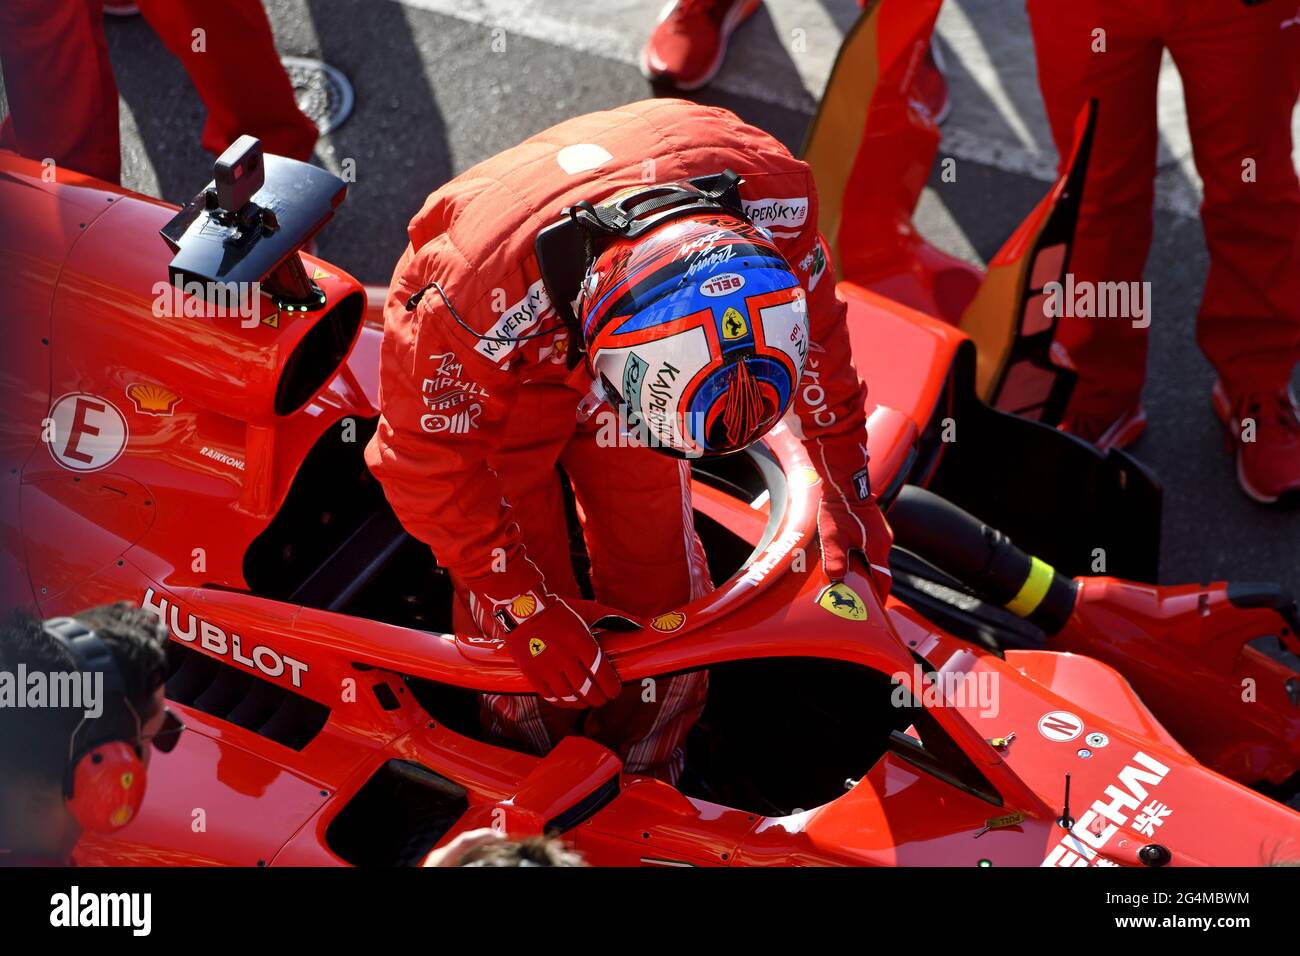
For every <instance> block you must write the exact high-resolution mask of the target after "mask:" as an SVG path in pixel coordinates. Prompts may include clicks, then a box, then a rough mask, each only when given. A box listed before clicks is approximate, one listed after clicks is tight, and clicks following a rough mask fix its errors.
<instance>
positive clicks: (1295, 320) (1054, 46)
mask: <svg viewBox="0 0 1300 956" xmlns="http://www.w3.org/2000/svg"><path fill="white" fill-rule="evenodd" d="M1028 9H1029V18H1030V23H1031V25H1032V27H1033V34H1034V45H1035V48H1036V50H1037V56H1038V80H1039V86H1040V87H1041V89H1042V93H1043V100H1044V102H1045V104H1046V106H1047V114H1048V117H1049V119H1050V120H1051V125H1052V137H1053V139H1054V140H1055V141H1056V146H1057V149H1058V150H1059V151H1060V154H1061V156H1068V155H1069V154H1070V144H1071V140H1072V138H1073V124H1074V118H1075V117H1076V116H1077V115H1078V112H1079V110H1080V109H1081V108H1082V107H1083V105H1084V103H1086V102H1087V100H1088V99H1089V98H1090V97H1095V98H1096V99H1097V101H1098V113H1097V126H1096V133H1095V140H1094V142H1093V145H1092V159H1091V161H1090V163H1089V166H1088V186H1087V189H1085V190H1084V194H1083V199H1082V205H1081V207H1080V212H1079V222H1078V228H1077V230H1076V232H1075V236H1076V239H1075V244H1074V248H1073V250H1072V251H1071V254H1070V267H1071V272H1073V273H1074V277H1075V282H1076V284H1078V285H1080V286H1081V287H1082V286H1083V285H1084V284H1088V285H1089V286H1090V287H1091V288H1094V289H1098V288H1104V287H1105V286H1102V285H1101V284H1102V283H1107V284H1118V283H1126V282H1127V283H1137V282H1140V281H1141V279H1142V268H1143V264H1144V263H1145V262H1146V258H1147V251H1148V249H1149V247H1150V245H1151V230H1152V218H1151V207H1152V201H1153V199H1154V191H1155V186H1154V179H1155V172H1156V142H1157V138H1158V131H1157V127H1156V81H1157V79H1158V76H1159V73H1160V60H1161V56H1162V54H1163V51H1164V50H1165V49H1166V48H1168V50H1169V52H1170V54H1171V55H1172V56H1173V59H1174V62H1175V63H1176V64H1177V66H1178V72H1179V75H1180V76H1181V77H1182V81H1183V96H1184V99H1185V101H1186V104H1187V121H1188V128H1189V131H1190V133H1191V139H1192V153H1193V156H1194V157H1195V160H1196V168H1197V171H1198V172H1199V173H1200V176H1201V179H1202V180H1203V181H1204V187H1205V188H1204V192H1205V196H1204V200H1203V201H1202V203H1201V224H1202V227H1203V228H1204V231H1205V242H1206V246H1207V247H1208V249H1209V254H1210V270H1209V275H1208V277H1207V279H1206V283H1205V292H1204V295H1203V297H1202V299H1201V307H1200V314H1199V316H1198V318H1197V330H1196V334H1197V340H1198V342H1199V344H1200V346H1201V351H1202V352H1204V353H1205V357H1206V358H1208V359H1209V360H1210V363H1211V364H1212V365H1213V366H1214V367H1215V370H1216V371H1217V372H1218V381H1217V382H1216V384H1215V386H1214V389H1213V392H1212V395H1211V396H1210V399H1211V401H1210V402H1207V404H1210V405H1212V407H1213V409H1214V412H1215V414H1217V415H1218V417H1219V418H1220V419H1221V420H1222V421H1223V423H1224V425H1225V427H1226V428H1227V431H1228V435H1229V437H1230V439H1231V445H1232V446H1233V447H1234V448H1235V453H1236V458H1237V476H1238V480H1239V482H1240V484H1241V486H1242V488H1243V490H1244V491H1245V492H1246V494H1247V495H1249V496H1250V497H1251V498H1253V499H1255V500H1257V501H1259V502H1261V503H1265V504H1271V503H1274V502H1277V501H1279V500H1280V499H1283V498H1294V497H1296V496H1300V408H1298V407H1297V405H1296V400H1295V396H1294V394H1293V393H1292V391H1291V388H1290V380H1291V376H1292V373H1293V371H1294V369H1295V367H1296V364H1297V362H1298V361H1300V182H1298V181H1297V179H1296V170H1295V166H1294V165H1293V162H1292V157H1291V152H1292V142H1291V114H1292V111H1293V110H1294V108H1295V105H1296V99H1297V96H1300V9H1297V5H1296V4H1295V3H1293V2H1286V0H1245V2H1242V0H1088V2H1085V3H1068V4H1062V3H1055V2H1051V0H1028ZM1111 287H1113V285H1112V286H1111ZM1057 342H1058V343H1059V344H1061V345H1063V346H1064V347H1065V349H1066V351H1067V352H1068V353H1069V355H1070V358H1071V360H1072V361H1073V364H1074V366H1075V368H1076V369H1077V370H1078V372H1079V382H1078V385H1077V386H1076V388H1075V393H1074V396H1073V398H1072V399H1071V402H1070V406H1069V408H1068V409H1067V412H1066V427H1067V429H1068V430H1070V431H1072V432H1074V433H1076V434H1078V435H1080V436H1081V437H1083V438H1086V439H1088V440H1090V441H1093V442H1095V443H1097V444H1098V445H1100V446H1102V447H1110V446H1120V447H1122V446H1123V445H1125V444H1127V443H1128V442H1131V441H1133V440H1134V439H1135V438H1136V437H1137V436H1138V435H1139V434H1140V433H1141V431H1142V429H1143V428H1144V426H1145V424H1146V415H1145V413H1144V412H1143V409H1142V404H1141V390H1142V383H1143V379H1144V378H1145V375H1146V353H1147V330H1146V327H1145V326H1143V325H1140V324H1135V323H1133V322H1129V321H1126V320H1125V319H1123V318H1115V317H1111V318H1104V319H1091V318H1080V317H1076V316H1074V315H1073V314H1071V313H1070V312H1068V311H1067V313H1066V314H1065V315H1064V316H1063V317H1062V318H1061V319H1060V325H1059V327H1058V332H1057Z"/></svg>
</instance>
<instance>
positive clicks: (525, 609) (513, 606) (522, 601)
mask: <svg viewBox="0 0 1300 956" xmlns="http://www.w3.org/2000/svg"><path fill="white" fill-rule="evenodd" d="M536 610H537V598H535V597H533V596H532V595H531V594H521V595H519V597H517V598H515V599H514V600H513V601H511V602H510V613H511V614H513V615H514V616H515V618H516V619H517V620H520V621H522V620H523V619H524V618H526V617H532V616H533V612H534V611H536Z"/></svg>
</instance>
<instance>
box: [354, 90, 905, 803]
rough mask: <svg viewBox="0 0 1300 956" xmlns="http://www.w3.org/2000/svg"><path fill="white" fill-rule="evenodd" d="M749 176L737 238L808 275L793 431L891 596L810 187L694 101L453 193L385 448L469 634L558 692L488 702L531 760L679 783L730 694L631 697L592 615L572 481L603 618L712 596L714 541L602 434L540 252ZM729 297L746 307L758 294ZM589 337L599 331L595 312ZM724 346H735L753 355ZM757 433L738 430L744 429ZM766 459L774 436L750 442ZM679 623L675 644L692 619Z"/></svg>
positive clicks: (658, 461) (385, 356) (885, 539)
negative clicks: (577, 738)
mask: <svg viewBox="0 0 1300 956" xmlns="http://www.w3.org/2000/svg"><path fill="white" fill-rule="evenodd" d="M725 169H730V170H733V171H734V172H735V173H737V174H738V175H739V177H740V180H741V181H740V185H739V198H740V200H741V204H742V207H743V212H744V217H745V218H747V219H748V224H746V223H742V222H739V221H737V222H735V224H734V225H735V229H736V230H738V231H739V233H740V234H742V238H741V239H737V240H736V241H738V242H739V241H742V240H743V241H744V242H747V243H749V240H745V239H743V236H749V238H750V240H752V243H750V244H748V245H745V248H747V249H750V250H751V251H752V250H754V249H758V248H759V247H763V246H764V245H765V244H770V246H774V247H775V250H779V255H777V254H776V253H775V252H773V253H772V257H771V258H772V262H776V263H777V264H776V265H775V266H772V262H769V263H768V265H769V267H770V268H769V269H768V273H771V274H779V273H782V272H783V273H784V274H785V275H787V276H788V277H789V283H788V285H789V286H790V289H789V290H788V291H790V292H792V293H794V295H795V297H796V298H799V299H801V300H802V301H805V302H806V312H807V315H806V319H800V321H801V322H806V329H807V340H806V352H807V354H806V362H804V364H803V368H802V370H801V371H802V377H801V376H800V374H799V372H797V371H796V372H795V374H794V375H793V379H792V383H791V390H790V391H791V399H792V402H790V403H789V404H787V405H786V406H783V407H782V409H781V411H784V408H785V407H788V408H789V409H790V411H791V413H792V414H790V415H789V416H787V417H786V419H785V421H786V422H787V423H788V424H789V425H790V427H791V428H792V429H794V430H795V431H796V434H798V435H800V437H801V438H802V439H803V441H804V442H805V444H806V446H807V448H808V451H809V454H810V457H811V459H812V461H813V463H814V465H815V467H816V469H817V471H818V473H819V475H820V477H821V479H822V485H823V489H822V490H823V502H822V509H821V512H820V514H819V530H820V534H821V541H822V550H823V563H824V567H825V570H826V572H827V574H828V575H829V576H830V578H831V579H832V580H841V579H842V578H843V577H844V574H845V570H846V563H847V560H848V553H849V552H850V551H853V550H857V551H860V552H862V553H863V554H864V556H865V555H867V554H868V549H870V561H871V564H873V565H876V566H879V567H878V568H877V572H878V573H882V576H883V575H884V574H887V571H884V570H883V569H885V568H886V567H887V563H888V562H887V556H888V549H889V545H890V540H891V538H890V533H889V531H888V528H887V526H886V525H885V523H884V519H883V518H882V517H881V515H880V512H879V509H878V508H877V507H876V504H875V499H874V497H873V496H872V495H871V493H870V489H869V487H868V484H867V480H866V462H867V452H866V440H867V439H866V428H865V410H866V389H865V387H864V386H863V384H862V383H861V381H860V380H859V379H858V376H857V373H856V372H855V370H854V368H853V363H852V358H851V355H850V348H849V335H848V330H847V328H846V325H845V307H844V305H843V303H842V302H840V301H839V300H838V299H837V298H836V296H835V279H834V268H833V266H832V264H831V262H830V261H829V256H828V253H827V246H826V243H825V242H824V240H823V239H822V237H821V236H820V234H819V233H818V230H817V197H816V194H815V190H814V186H813V177H812V173H811V171H810V169H809V168H808V166H807V165H806V164H805V163H803V162H801V161H799V160H797V159H795V158H794V157H792V156H791V155H790V153H789V151H787V150H786V149H785V148H784V147H783V146H782V145H781V144H780V143H778V142H777V141H776V140H775V139H773V138H772V137H771V136H769V135H768V134H766V133H764V132H762V131H761V130H758V129H756V128H754V127H752V126H748V125H746V124H745V123H743V122H741V121H740V120H739V119H738V118H737V117H736V116H735V115H733V114H732V113H730V112H727V111H726V110H722V109H717V108H712V107H707V106H700V105H697V104H694V103H688V102H683V101H678V100H664V99H659V100H651V101H646V102H641V103H634V104H631V105H629V106H624V107H621V108H618V109H615V110H610V111H608V112H601V113H594V114H590V115H587V116H581V117H578V118H576V119H572V120H569V121H567V122H565V123H562V124H560V125H558V126H555V127H553V128H551V129H548V130H545V131H544V132H541V133H538V134H537V135H535V136H533V137H532V138H530V139H528V140H527V141H525V142H524V143H522V144H520V145H519V146H517V147H515V148H513V149H510V150H507V151H505V152H503V153H501V154H500V155H498V156H495V157H493V158H491V159H489V160H487V161H485V162H483V163H480V164H479V165H478V166H475V167H474V168H472V169H470V170H468V171H467V172H465V173H463V174H462V175H460V176H458V177H457V178H456V179H454V180H452V181H451V182H449V183H447V184H446V185H445V186H443V187H441V188H440V189H438V190H437V191H436V192H434V193H433V194H432V195H431V196H429V198H428V199H427V200H426V201H425V204H424V207H423V208H422V209H421V210H420V212H419V213H418V214H417V215H416V216H415V218H413V219H412V220H411V222H410V225H409V228H408V234H409V237H410V245H409V246H408V247H407V249H406V252H405V253H404V254H403V256H402V258H401V259H400V261H399V262H398V264H397V267H396V270H395V271H394V274H393V279H392V283H391V286H390V288H389V293H388V299H387V301H386V304H385V310H384V315H385V329H384V340H383V347H382V353H381V375H380V405H381V411H382V415H381V418H380V422H379V426H378V429H377V431H376V434H375V436H374V438H373V439H372V440H371V442H370V445H369V447H368V448H367V449H366V460H367V462H368V464H369V466H370V468H371V470H372V471H373V472H374V474H375V475H376V476H378V478H379V479H380V481H381V482H382V484H383V486H384V490H385V493H386V495H387V497H388V499H389V501H390V502H391V504H392V506H393V509H394V511H395V512H396V514H397V516H398V517H399V519H400V520H401V521H402V523H403V525H404V526H405V528H406V529H407V530H408V531H409V532H410V533H411V534H412V535H414V536H415V537H416V538H418V539H420V540H421V541H424V542H426V543H427V544H428V545H429V546H430V547H431V548H432V550H433V553H434V555H435V556H436V557H437V559H438V561H439V562H440V564H442V565H443V566H444V567H446V568H447V569H448V570H449V572H450V574H451V576H452V579H453V581H454V583H455V585H456V589H457V593H458V595H459V596H460V598H461V601H459V602H458V607H457V613H458V618H457V621H456V626H457V629H458V631H462V632H464V631H465V630H466V629H472V628H477V629H478V630H480V631H481V632H482V633H483V634H484V635H485V637H486V638H487V639H489V640H501V641H503V642H504V643H505V646H506V648H507V649H508V650H509V652H510V653H511V654H512V655H513V656H514V658H515V659H516V660H517V661H518V662H519V665H520V667H521V669H522V671H523V673H524V674H525V676H526V677H528V679H529V680H530V682H531V683H532V684H533V686H534V688H535V689H536V690H537V691H538V694H537V695H536V696H534V695H502V694H487V695H484V697H483V702H482V712H483V720H484V725H485V727H486V729H487V731H488V732H489V733H490V734H491V735H492V736H493V737H494V738H495V739H498V740H502V741H506V742H508V743H510V744H511V745H513V746H516V747H520V748H523V749H526V750H531V751H534V752H538V753H544V752H546V751H547V750H549V749H550V747H552V746H553V745H554V744H555V743H556V742H557V741H558V740H559V739H560V738H561V737H563V736H565V735H568V734H574V733H581V734H585V735H586V736H589V737H592V738H594V739H596V740H598V741H600V742H602V743H604V744H605V745H607V746H609V747H610V748H611V749H614V750H615V751H616V752H617V753H619V755H620V756H621V757H622V759H623V761H624V764H625V767H626V769H627V770H628V771H631V772H640V773H647V774H653V775H656V776H659V777H661V778H663V779H667V780H675V779H676V776H677V774H678V773H679V772H680V769H681V761H682V747H681V745H682V742H683V740H684V738H685V736H686V733H687V731H689V729H690V727H691V726H692V725H693V723H694V722H695V719H696V718H697V717H698V716H699V713H700V711H701V710H702V708H703V705H704V697H705V692H706V688H707V674H706V673H704V672H697V673H691V674H683V675H678V676H673V677H670V678H667V679H665V680H662V681H658V682H649V681H647V682H638V683H636V684H634V685H629V686H627V687H622V688H621V689H620V681H619V679H618V676H617V675H616V674H615V672H614V669H613V667H612V665H611V664H610V663H609V659H608V657H607V656H605V655H603V654H602V653H601V651H600V648H599V644H598V642H597V641H596V639H595V638H594V637H593V636H592V634H591V633H590V631H589V629H588V627H587V625H586V624H585V623H584V622H583V620H582V618H581V617H580V616H579V615H578V614H577V613H576V612H575V611H574V610H573V607H574V601H575V599H578V598H579V587H578V584H577V582H576V580H575V575H574V570H573V567H572V564H571V555H570V546H569V534H568V531H567V527H566V518H565V514H566V512H565V500H564V495H563V487H562V484H561V482H562V480H563V479H564V478H567V480H568V482H569V484H570V486H571V487H572V490H573V493H574V498H575V499H576V505H577V513H578V516H579V518H580V520H581V523H582V529H583V535H584V538H585V544H586V549H587V552H588V555H589V558H590V562H591V579H592V587H593V590H594V594H595V598H596V600H597V601H598V602H599V603H600V604H602V605H605V606H608V607H611V608H615V609H618V610H620V611H624V612H628V613H630V614H634V615H641V616H646V615H657V614H662V613H663V612H670V611H673V610H674V609H676V608H679V607H681V606H683V605H684V604H686V603H687V602H689V601H690V600H691V599H693V598H695V597H699V596H701V595H702V594H704V593H706V592H707V590H708V589H709V588H710V587H711V582H710V580H709V576H708V567H707V564H706V561H705V556H704V553H703V549H702V547H701V545H700V542H699V540H698V538H697V537H696V534H695V531H694V528H693V524H692V507H691V496H690V484H689V477H690V476H689V468H688V465H687V462H686V461H684V460H681V459H674V458H673V457H670V456H669V455H665V454H661V453H660V450H659V449H655V448H650V447H626V446H624V447H608V443H607V442H602V441H600V437H599V436H600V427H599V424H598V422H599V418H600V416H595V417H589V416H588V415H587V413H586V412H587V411H588V410H589V404H590V403H589V402H588V401H586V400H585V397H586V396H589V395H590V394H591V389H592V385H593V376H592V374H591V368H592V363H591V361H590V358H591V355H590V354H585V353H590V352H591V343H590V342H588V341H585V339H584V336H585V330H583V329H578V328H575V327H574V326H572V325H566V324H565V323H564V322H561V321H559V319H558V318H557V313H556V309H555V308H554V306H553V304H552V302H551V297H550V292H549V290H548V286H547V283H546V282H545V281H544V280H543V276H542V271H541V268H540V266H539V263H538V259H537V255H536V253H535V246H534V243H535V239H536V237H537V235H538V233H539V231H541V230H543V229H544V228H545V227H547V226H550V225H552V224H553V223H555V222H556V221H557V220H558V219H560V218H561V212H562V210H564V209H565V208H566V207H572V206H574V205H575V204H577V203H580V202H582V201H584V200H585V201H588V202H594V203H602V202H605V201H607V200H609V199H610V198H611V197H615V196H617V195H621V194H625V193H628V192H630V191H636V190H637V189H645V188H646V187H647V186H648V185H652V184H657V183H674V182H679V181H683V180H688V179H692V178H695V177H701V176H711V175H715V174H719V173H721V172H722V171H723V170H725ZM687 225H688V226H693V225H694V224H691V223H688V224H687ZM755 227H757V228H755ZM680 228H683V229H684V228H686V226H681V227H680ZM720 234H721V233H715V234H710V235H708V236H706V237H705V239H704V240H703V243H704V245H708V243H709V242H712V241H713V236H715V235H720ZM727 234H728V235H731V236H732V238H735V236H734V235H733V234H732V233H730V232H728V233H727ZM633 246H635V244H634V243H633V244H629V248H632V247H633ZM760 254H761V249H760ZM626 259H627V257H626V256H625V257H624V258H623V259H622V260H620V261H626ZM737 261H740V260H737ZM745 261H750V260H745ZM580 265H581V264H580ZM600 268H601V269H604V267H603V266H601V267H600ZM734 269H735V271H736V272H739V271H740V270H741V266H738V265H737V266H735V267H734ZM728 275H731V276H732V278H731V279H730V280H727V279H726V276H723V277H722V278H721V281H723V282H724V284H725V281H733V282H734V281H735V280H734V273H728ZM587 278H588V282H587V284H586V286H585V287H586V289H587V290H588V292H591V290H592V288H593V287H594V286H595V285H596V284H597V280H598V279H601V278H602V275H601V274H600V273H599V271H598V270H596V269H595V268H594V267H592V266H590V265H588V276H587ZM603 279H604V284H605V285H607V284H609V283H611V282H613V280H612V279H610V277H609V275H607V274H606V275H604V276H603ZM750 281H751V288H756V286H754V285H753V283H754V282H755V281H757V280H755V279H753V278H751V280H750ZM615 284H616V283H615ZM777 284H778V285H779V284H780V283H777ZM601 287H603V285H602V286H601ZM705 294H706V295H707V294H711V293H705ZM774 294H775V295H777V296H778V297H779V296H780V295H781V294H782V293H780V292H779V291H778V292H777V293H774ZM588 298H589V299H590V298H591V296H588ZM701 301H703V300H701ZM706 311H707V310H706ZM800 311H802V308H801V309H800ZM697 314H698V313H697ZM584 315H585V316H587V319H588V320H589V319H590V316H589V314H588V312H587V310H586V308H585V307H584ZM634 318H635V317H634ZM741 324H743V323H740V324H736V323H734V322H733V323H732V325H731V326H729V327H728V328H732V327H733V326H734V327H735V328H737V329H738V328H739V325H741ZM719 330H720V331H719V332H718V333H717V335H716V336H715V337H716V338H725V337H726V336H728V335H729V334H732V333H731V332H729V331H725V330H721V326H719ZM769 334H770V333H769ZM798 334H799V332H798V330H795V331H794V332H792V337H795V336H797V335H798ZM575 349H578V350H582V351H583V352H584V355H583V356H582V359H583V360H581V361H576V360H577V359H578V358H579V356H578V355H577V354H571V353H574V350H575ZM742 364H743V363H742ZM755 367H756V368H757V366H755ZM730 371H731V372H735V373H736V375H735V378H736V379H737V382H738V383H737V382H732V379H730V378H728V379H727V381H728V382H732V384H735V386H736V388H738V389H742V390H743V388H751V389H752V390H753V391H752V394H751V397H754V396H759V394H760V391H761V390H759V389H758V386H755V385H754V382H753V378H752V376H750V375H749V374H748V373H747V372H745V373H741V372H738V371H737V369H735V368H731V369H730ZM719 374H726V370H724V371H723V372H719ZM654 385H655V383H654V382H653V381H647V383H646V385H645V388H646V389H647V390H649V391H653V389H654ZM763 394H767V393H763ZM756 401H757V399H756ZM759 404H761V403H759ZM580 406H581V407H580ZM738 407H739V406H738ZM750 407H751V406H749V405H746V406H745V408H750ZM754 407H757V406H754ZM742 411H743V409H742ZM737 414H739V412H736V411H735V409H732V410H731V411H729V412H728V413H727V415H728V418H727V421H728V423H731V422H734V421H735V420H738V419H737V418H736V415H737ZM755 421H757V419H755ZM775 421H776V418H775V417H773V418H771V420H770V421H766V422H764V423H763V426H762V428H761V431H766V430H767V429H769V428H770V427H772V425H774V424H775ZM717 427H718V428H722V427H723V426H722V425H718V426H717ZM727 427H730V424H728V426H727ZM758 437H760V432H758V431H754V432H753V433H752V434H750V435H749V436H748V438H747V441H748V440H754V439H756V438H758ZM737 447H740V446H737ZM657 623H660V624H663V626H664V628H665V629H670V628H672V627H674V625H677V626H680V618H679V617H677V616H675V615H671V614H669V615H666V616H665V617H664V618H661V619H660V620H659V622H657ZM539 648H542V649H543V650H541V651H540V653H539V652H538V649H539Z"/></svg>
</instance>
